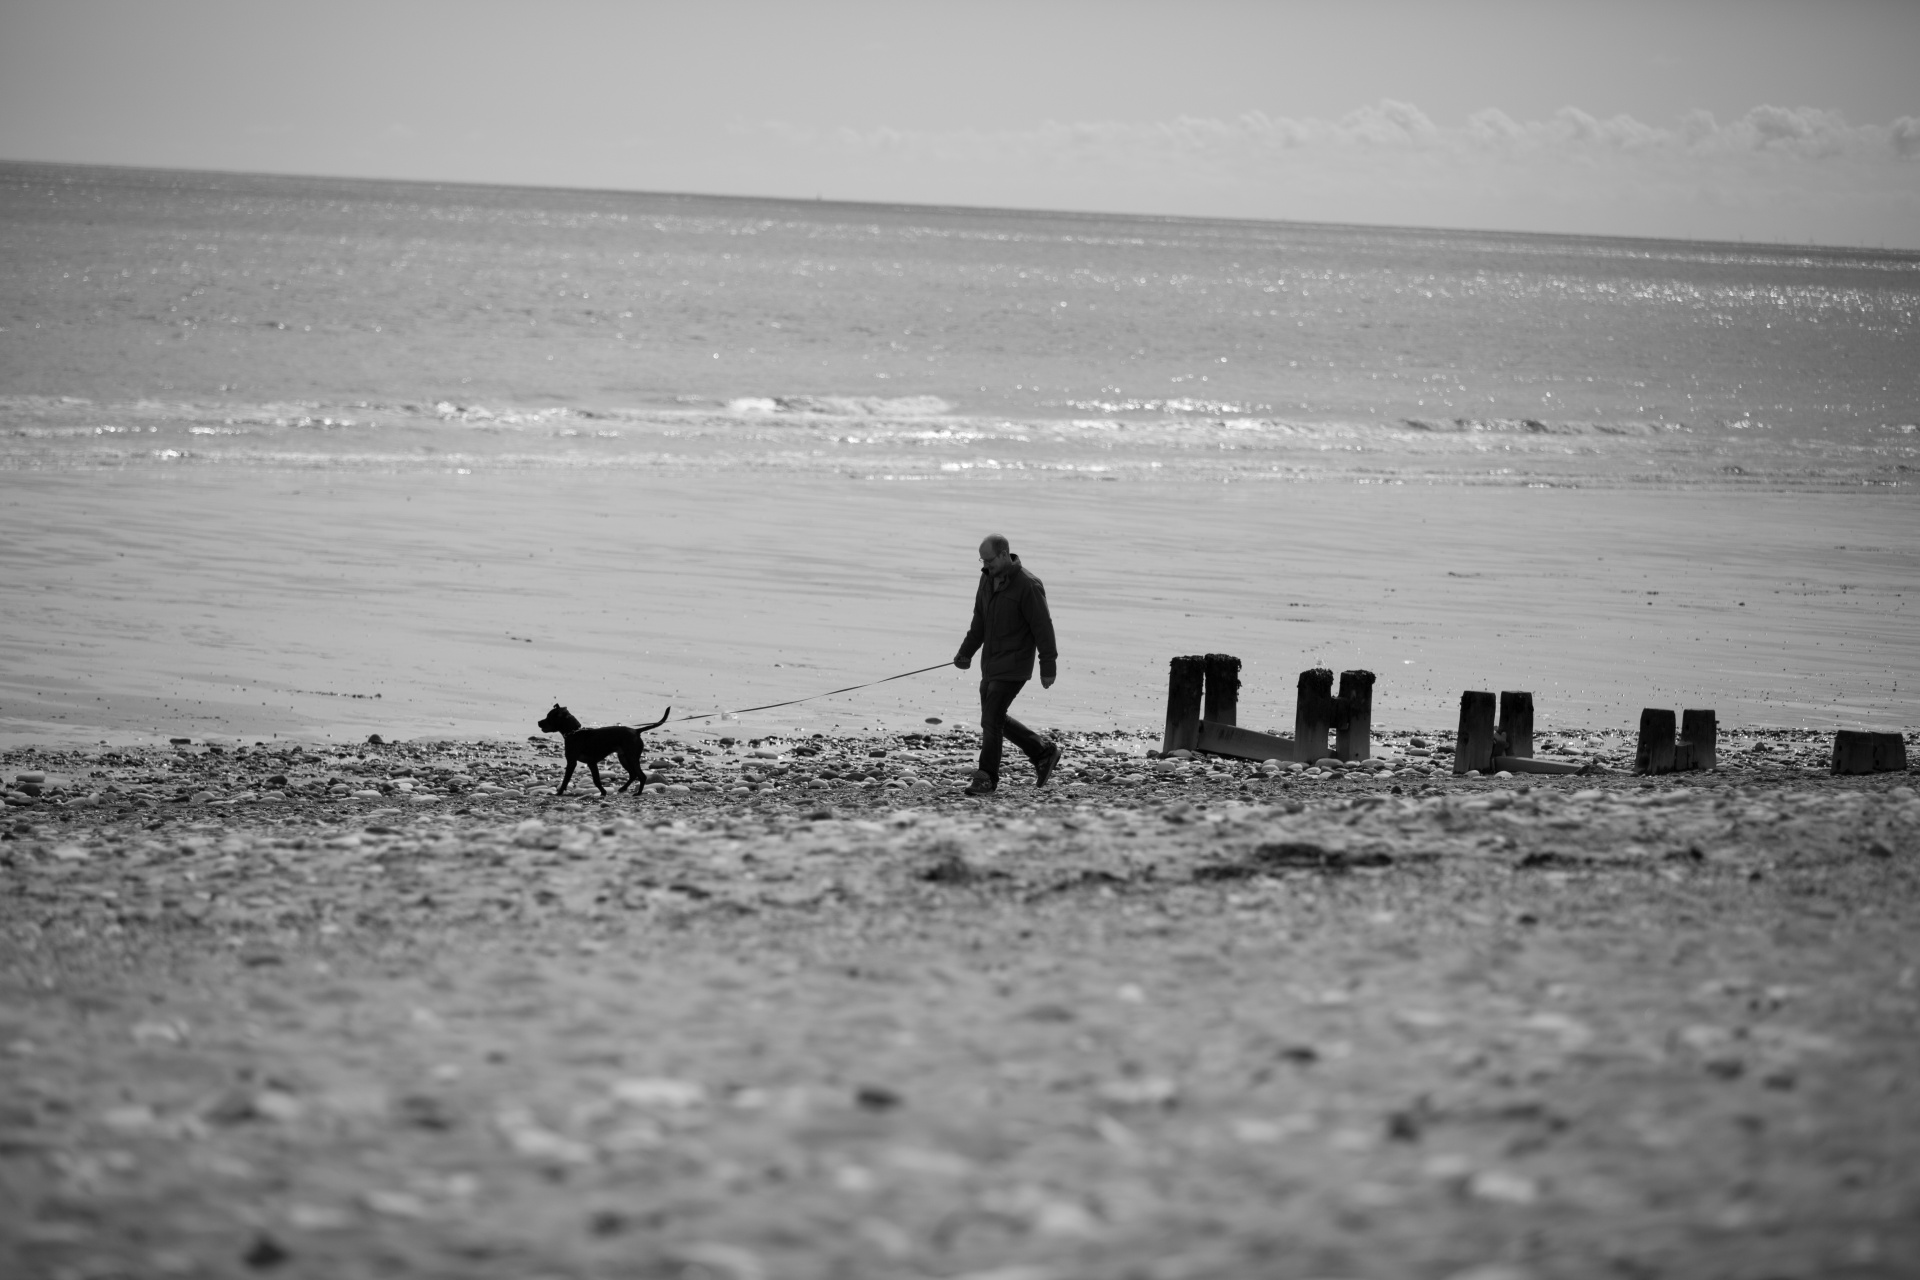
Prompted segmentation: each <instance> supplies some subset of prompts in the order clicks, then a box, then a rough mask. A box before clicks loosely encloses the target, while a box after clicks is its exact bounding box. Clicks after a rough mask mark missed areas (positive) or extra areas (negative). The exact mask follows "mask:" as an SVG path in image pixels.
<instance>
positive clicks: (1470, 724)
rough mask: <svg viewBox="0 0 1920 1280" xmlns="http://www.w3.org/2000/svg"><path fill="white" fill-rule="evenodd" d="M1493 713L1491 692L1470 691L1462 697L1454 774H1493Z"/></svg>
mask: <svg viewBox="0 0 1920 1280" xmlns="http://www.w3.org/2000/svg"><path fill="white" fill-rule="evenodd" d="M1493 710H1494V701H1493V694H1492V692H1491V691H1489V690H1486V689H1468V690H1467V691H1466V692H1465V693H1462V694H1461V695H1460V728H1459V731H1458V732H1457V733H1456V734H1455V735H1454V742H1453V771H1454V772H1455V773H1469V772H1472V771H1473V770H1476V769H1477V770H1479V771H1480V772H1481V773H1491V772H1492V771H1493Z"/></svg>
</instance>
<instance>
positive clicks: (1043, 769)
mask: <svg viewBox="0 0 1920 1280" xmlns="http://www.w3.org/2000/svg"><path fill="white" fill-rule="evenodd" d="M1065 754H1066V749H1065V748H1064V747H1062V746H1061V745H1060V744H1059V743H1057V742H1056V743H1054V744H1053V750H1051V751H1049V752H1047V754H1045V755H1044V756H1041V757H1040V758H1039V759H1038V760H1035V761H1034V762H1033V772H1034V775H1035V776H1034V779H1033V785H1034V786H1036V787H1044V786H1046V785H1047V779H1048V778H1051V777H1052V776H1053V771H1054V769H1055V768H1056V767H1058V765H1059V764H1060V757H1061V756H1063V755H1065Z"/></svg>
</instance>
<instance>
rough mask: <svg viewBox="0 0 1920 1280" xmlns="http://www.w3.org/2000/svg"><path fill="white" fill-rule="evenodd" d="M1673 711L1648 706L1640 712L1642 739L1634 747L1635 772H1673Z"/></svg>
mask: <svg viewBox="0 0 1920 1280" xmlns="http://www.w3.org/2000/svg"><path fill="white" fill-rule="evenodd" d="M1673 719H1674V717H1673V712H1671V711H1669V710H1667V709H1666V708H1665V707H1647V708H1646V709H1645V710H1643V711H1641V713H1640V740H1639V741H1638V742H1637V743H1635V744H1634V748H1633V770H1634V772H1635V773H1648V774H1656V773H1672V772H1673V745H1674V742H1673V740H1674V726H1673Z"/></svg>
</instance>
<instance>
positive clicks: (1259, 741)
mask: <svg viewBox="0 0 1920 1280" xmlns="http://www.w3.org/2000/svg"><path fill="white" fill-rule="evenodd" d="M1195 749H1196V750H1200V751H1209V752H1212V753H1213V754H1214V755H1217V756H1232V757H1233V758H1234V759H1236V760H1288V761H1291V760H1292V759H1293V739H1292V738H1283V737H1281V736H1280V735H1279V734H1275V733H1260V732H1257V731H1255V730H1253V729H1242V728H1241V727H1240V726H1239V725H1234V724H1214V723H1213V722H1212V721H1210V720H1202V721H1201V722H1200V740H1199V741H1198V742H1197V743H1196V744H1195Z"/></svg>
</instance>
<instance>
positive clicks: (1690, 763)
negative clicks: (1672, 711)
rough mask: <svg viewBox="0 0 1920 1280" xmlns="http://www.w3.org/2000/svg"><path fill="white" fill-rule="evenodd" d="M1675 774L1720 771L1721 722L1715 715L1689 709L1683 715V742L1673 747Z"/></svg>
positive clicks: (1681, 728)
mask: <svg viewBox="0 0 1920 1280" xmlns="http://www.w3.org/2000/svg"><path fill="white" fill-rule="evenodd" d="M1673 767H1674V771H1675V772H1676V773H1677V772H1683V771H1685V770H1688V769H1717V768H1719V767H1720V722H1719V720H1718V718H1716V717H1715V716H1714V714H1713V712H1711V711H1708V710H1705V709H1703V708H1700V707H1690V708H1688V709H1687V710H1685V711H1682V712H1681V713H1680V741H1678V742H1676V743H1674V744H1673Z"/></svg>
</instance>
